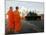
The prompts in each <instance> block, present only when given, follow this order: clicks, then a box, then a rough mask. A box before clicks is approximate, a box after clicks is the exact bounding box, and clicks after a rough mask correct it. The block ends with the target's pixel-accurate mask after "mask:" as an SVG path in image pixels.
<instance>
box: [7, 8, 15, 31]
mask: <svg viewBox="0 0 46 35" xmlns="http://www.w3.org/2000/svg"><path fill="white" fill-rule="evenodd" d="M7 15H8V23H7V28H8V30H9V31H11V32H13V31H14V12H13V8H12V7H10V9H9V11H8V13H7Z"/></svg>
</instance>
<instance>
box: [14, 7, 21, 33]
mask: <svg viewBox="0 0 46 35" xmlns="http://www.w3.org/2000/svg"><path fill="white" fill-rule="evenodd" d="M15 9H16V10H15V11H14V14H15V32H20V31H21V27H22V26H21V17H20V12H19V11H18V9H19V7H16V8H15Z"/></svg>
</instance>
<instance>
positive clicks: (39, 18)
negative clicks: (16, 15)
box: [6, 0, 44, 33]
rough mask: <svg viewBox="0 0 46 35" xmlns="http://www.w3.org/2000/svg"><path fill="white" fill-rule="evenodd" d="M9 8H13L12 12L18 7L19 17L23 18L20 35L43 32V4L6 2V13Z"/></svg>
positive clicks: (7, 0)
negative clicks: (21, 34) (22, 34)
mask: <svg viewBox="0 0 46 35" xmlns="http://www.w3.org/2000/svg"><path fill="white" fill-rule="evenodd" d="M10 6H12V7H13V10H14V9H15V7H16V6H18V7H19V11H20V16H22V17H23V19H22V20H21V23H22V31H21V32H20V33H35V32H44V3H43V2H31V1H15V0H12V1H9V0H6V13H7V11H8V9H9V7H10ZM6 25H7V19H6Z"/></svg>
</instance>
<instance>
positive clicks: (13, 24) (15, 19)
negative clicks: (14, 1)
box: [6, 6, 22, 32]
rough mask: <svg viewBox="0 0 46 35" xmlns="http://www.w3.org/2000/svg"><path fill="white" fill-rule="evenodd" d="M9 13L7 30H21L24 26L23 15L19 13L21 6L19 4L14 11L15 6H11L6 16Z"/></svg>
mask: <svg viewBox="0 0 46 35" xmlns="http://www.w3.org/2000/svg"><path fill="white" fill-rule="evenodd" d="M7 15H8V19H7V25H6V27H7V28H6V31H11V32H20V31H21V28H22V24H21V18H22V17H21V16H20V13H19V7H18V6H17V7H16V8H15V10H14V11H13V8H12V7H10V8H9V11H8V13H7V14H6V17H7Z"/></svg>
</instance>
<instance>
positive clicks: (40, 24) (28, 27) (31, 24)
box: [22, 20, 44, 32]
mask: <svg viewBox="0 0 46 35" xmlns="http://www.w3.org/2000/svg"><path fill="white" fill-rule="evenodd" d="M22 24H23V30H22V32H43V31H44V21H43V20H42V21H25V20H23V21H22Z"/></svg>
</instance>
